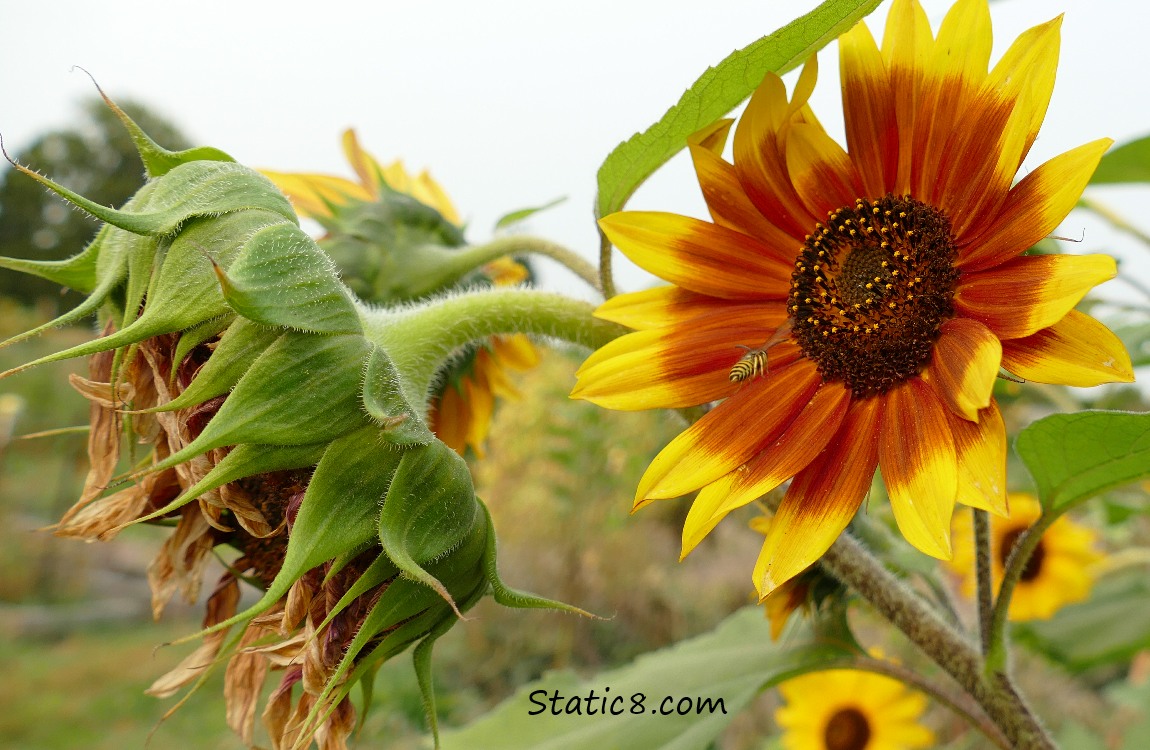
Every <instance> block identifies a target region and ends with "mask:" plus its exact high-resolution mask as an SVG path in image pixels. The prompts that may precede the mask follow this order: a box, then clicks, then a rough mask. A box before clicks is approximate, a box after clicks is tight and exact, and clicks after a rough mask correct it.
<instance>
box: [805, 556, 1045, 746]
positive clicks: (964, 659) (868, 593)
mask: <svg viewBox="0 0 1150 750" xmlns="http://www.w3.org/2000/svg"><path fill="white" fill-rule="evenodd" d="M821 563H822V565H823V567H824V568H825V569H826V570H827V571H828V572H830V573H831V575H833V576H835V577H836V578H838V579H839V580H840V581H842V582H843V583H845V584H847V585H848V586H850V587H851V588H853V589H854V590H855V591H857V592H858V593H859V594H860V595H862V597H863V598H864V599H866V600H867V601H868V602H870V603H871V605H872V606H873V607H874V608H875V609H876V610H877V611H878V612H879V614H881V615H882V616H883V617H885V618H886V619H887V620H888V621H889V622H890V623H891V624H892V625H894V626H895V627H897V628H898V629H899V630H901V631H902V632H903V633H904V634H905V635H906V636H907V638H909V639H910V640H911V641H912V642H913V643H914V644H915V645H917V646H918V647H919V648H920V649H922V650H923V652H924V653H926V655H927V656H929V657H930V658H931V659H932V660H933V661H934V662H935V663H936V664H938V665H939V666H940V667H942V668H943V669H944V670H946V672H947V673H948V674H950V675H951V677H953V678H954V679H955V680H956V681H957V682H958V684H959V685H961V686H962V687H963V689H965V690H966V691H967V692H968V693H969V694H970V696H971V697H972V698H974V700H975V701H976V702H977V703H978V704H979V705H980V706H982V708H983V710H984V711H986V713H987V715H988V716H990V718H991V719H992V720H993V721H994V723H995V724H996V725H997V726H998V727H999V728H1000V729H1001V730H1002V732H1003V733H1004V734H1005V735H1006V737H1007V739H1009V740H1010V742H1011V746H1012V747H1015V748H1020V749H1023V748H1025V750H1031V749H1033V750H1053V748H1054V747H1055V745H1054V743H1053V741H1052V740H1051V739H1050V737H1049V736H1048V735H1047V734H1046V731H1045V730H1044V729H1043V727H1042V725H1041V724H1040V723H1039V722H1038V720H1037V719H1036V718H1035V716H1034V714H1033V713H1032V712H1031V711H1030V709H1029V708H1028V707H1027V706H1026V704H1025V703H1024V702H1023V701H1022V699H1021V698H1020V697H1019V696H1018V694H1017V693H1016V692H1015V691H1014V689H1013V687H1012V686H1011V685H1010V683H1009V681H1008V680H1007V679H1006V676H1005V675H1004V674H995V675H991V676H989V677H988V676H987V675H985V674H984V673H983V663H982V659H981V657H980V656H979V653H978V650H977V648H976V647H975V646H974V644H972V643H971V642H970V641H969V640H968V639H967V638H966V637H965V636H963V635H962V634H960V633H959V632H958V631H956V630H955V629H954V628H952V627H951V626H950V625H948V624H947V623H946V622H945V621H944V620H943V619H942V618H941V617H939V616H938V614H937V613H936V612H935V611H934V610H933V609H931V608H930V607H928V606H926V605H925V604H924V603H923V602H922V600H920V599H919V598H918V597H916V596H915V595H914V594H913V593H912V592H911V591H910V589H908V588H907V587H906V586H904V585H903V584H902V583H901V582H900V581H899V580H898V579H897V578H895V576H894V575H893V574H892V573H891V572H890V571H888V570H887V569H886V568H885V567H883V565H882V564H881V563H880V562H879V561H878V560H876V559H875V558H874V557H873V556H872V555H871V554H870V553H868V552H867V551H866V550H865V549H863V547H862V546H861V545H860V544H859V543H858V542H857V541H855V539H854V538H853V537H851V536H850V535H849V534H842V535H841V536H840V537H839V539H838V541H836V542H835V543H834V544H833V545H831V548H830V549H829V550H828V551H827V553H826V554H825V555H824V556H823V558H822V560H821Z"/></svg>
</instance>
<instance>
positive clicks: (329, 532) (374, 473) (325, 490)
mask: <svg viewBox="0 0 1150 750" xmlns="http://www.w3.org/2000/svg"><path fill="white" fill-rule="evenodd" d="M378 432H379V430H378V429H377V428H376V427H374V426H370V427H366V428H363V429H360V430H357V431H356V432H353V433H351V434H349V435H345V436H344V437H342V438H340V439H339V440H336V441H334V442H332V443H331V445H329V446H328V448H327V450H326V451H324V454H323V458H321V459H320V461H319V464H318V465H317V466H316V469H315V474H313V475H312V478H311V482H310V483H309V484H308V488H307V492H306V493H305V494H304V498H303V502H302V503H301V504H300V508H299V513H298V514H297V515H296V519H295V523H294V524H292V527H291V533H290V534H289V536H288V544H287V550H286V552H285V553H284V561H283V566H282V567H281V568H280V571H279V573H278V574H277V575H276V577H275V579H274V580H272V582H271V585H269V586H268V589H267V591H266V592H265V593H264V595H263V597H262V598H261V599H260V600H259V601H258V602H256V603H255V604H254V605H252V606H251V607H249V608H248V609H246V610H244V611H243V612H240V613H239V614H237V615H235V616H234V617H231V618H229V619H227V620H224V621H223V622H220V623H218V624H216V625H213V626H211V627H209V628H205V629H204V630H202V631H200V632H199V633H193V634H192V635H189V636H185V637H184V638H181V639H179V640H178V641H175V642H176V643H183V642H186V641H190V640H192V639H194V638H197V637H199V636H202V635H207V634H208V633H212V632H215V631H217V630H223V629H225V628H229V627H231V626H232V625H236V624H238V623H241V622H247V621H248V620H251V619H252V618H253V617H255V616H257V615H259V614H261V613H263V612H266V611H267V610H268V609H269V608H270V607H271V606H272V605H274V604H275V603H276V602H278V601H279V600H280V599H281V598H283V596H284V595H285V594H287V592H288V590H289V589H290V588H291V586H292V584H293V583H295V582H296V581H298V580H299V579H300V577H302V576H303V574H304V573H307V572H308V571H309V570H311V569H312V568H314V567H316V566H317V565H320V564H321V563H323V562H326V561H328V560H331V559H334V558H336V557H339V556H340V555H341V554H343V553H344V552H346V551H347V550H350V549H354V548H356V547H360V546H362V545H363V544H365V543H366V542H368V541H370V540H371V538H372V536H373V535H374V534H375V529H376V524H377V521H376V519H377V516H378V514H379V503H380V500H381V498H383V496H384V493H385V492H386V491H387V485H388V483H389V482H390V481H391V478H392V476H393V475H394V474H395V470H396V467H397V466H398V465H399V460H400V454H399V453H397V452H394V451H391V450H387V449H385V448H384V449H381V448H380V445H379V442H378Z"/></svg>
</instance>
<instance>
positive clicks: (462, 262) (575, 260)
mask: <svg viewBox="0 0 1150 750" xmlns="http://www.w3.org/2000/svg"><path fill="white" fill-rule="evenodd" d="M507 255H542V256H543V257H545V258H550V259H551V260H553V261H555V262H556V263H559V264H560V265H562V266H564V267H565V268H567V270H569V271H571V273H573V274H575V275H576V276H578V277H579V278H581V279H583V281H585V282H587V283H588V284H589V285H590V286H591V288H592V289H594V290H596V291H602V290H601V289H600V286H599V273H598V271H596V270H595V267H594V266H593V265H591V264H590V263H588V262H587V261H585V260H584V259H583V258H582V257H581V256H580V255H579V254H578V253H576V252H574V251H573V250H569V249H567V248H565V247H563V246H562V245H558V244H556V243H554V242H552V241H550V240H545V239H543V238H542V237H533V236H531V235H527V234H512V235H508V236H506V237H499V238H497V239H494V240H492V241H491V242H487V243H484V244H482V245H472V246H471V247H466V248H463V249H462V250H459V251H458V252H455V253H453V254H452V255H451V256H448V257H449V258H450V259H451V260H450V261H449V262H450V263H451V264H452V265H453V266H457V267H458V270H459V276H462V275H463V274H465V273H467V272H468V271H470V270H472V269H474V268H478V267H479V266H481V265H483V264H485V263H490V262H491V261H493V260H496V259H498V258H502V257H504V256H507Z"/></svg>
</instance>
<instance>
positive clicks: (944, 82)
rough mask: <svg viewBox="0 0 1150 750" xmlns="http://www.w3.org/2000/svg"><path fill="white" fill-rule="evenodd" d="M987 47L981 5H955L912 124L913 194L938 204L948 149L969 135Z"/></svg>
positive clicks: (985, 10)
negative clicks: (973, 100)
mask: <svg viewBox="0 0 1150 750" xmlns="http://www.w3.org/2000/svg"><path fill="white" fill-rule="evenodd" d="M991 46H992V38H991V27H990V8H989V7H988V6H987V3H986V0H959V2H956V3H955V4H954V5H953V6H952V7H951V9H950V10H949V11H948V12H947V14H946V17H945V18H944V19H943V21H942V25H941V26H940V27H939V30H938V39H937V40H936V41H935V44H934V47H933V49H932V51H931V56H930V60H929V62H928V65H927V66H926V69H925V72H924V77H923V89H922V100H921V103H920V106H919V110H918V114H917V118H916V120H915V125H916V128H915V134H914V150H915V153H916V154H918V155H919V157H918V158H917V159H916V161H915V164H914V177H913V185H914V191H913V194H914V195H916V196H918V197H919V198H920V199H921V200H925V201H927V202H929V203H934V204H935V205H938V204H939V199H940V197H941V188H942V187H943V185H945V180H944V179H940V175H944V174H946V173H945V172H943V171H942V169H943V162H944V160H945V158H946V156H947V154H948V148H947V144H948V143H950V142H951V141H952V139H954V140H956V141H957V139H958V138H959V137H961V136H960V134H961V133H964V132H965V131H966V130H969V123H970V122H971V118H970V117H969V106H970V101H971V100H972V98H973V97H974V96H975V94H976V93H977V92H978V90H979V89H980V88H981V87H982V85H983V82H984V81H985V80H986V70H987V66H988V64H989V63H990V52H991Z"/></svg>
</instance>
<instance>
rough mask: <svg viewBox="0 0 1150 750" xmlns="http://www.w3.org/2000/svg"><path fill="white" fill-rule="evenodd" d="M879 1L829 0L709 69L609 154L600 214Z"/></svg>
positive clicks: (599, 201)
mask: <svg viewBox="0 0 1150 750" xmlns="http://www.w3.org/2000/svg"><path fill="white" fill-rule="evenodd" d="M878 4H879V0H826V2H824V3H823V4H822V5H820V6H819V7H817V8H815V9H814V10H813V11H811V12H810V13H808V14H806V15H805V16H802V17H800V18H797V19H795V20H794V21H792V22H791V23H789V24H787V25H786V26H784V27H783V28H781V29H779V30H778V31H776V32H774V33H773V34H769V35H767V36H765V37H763V38H762V39H760V40H758V41H757V42H753V43H751V44H749V45H747V46H746V47H744V48H743V49H741V50H737V51H735V52H732V53H731V54H730V55H728V56H727V57H726V58H725V59H724V60H723V61H722V62H720V63H719V64H718V65H716V66H715V67H713V68H708V69H707V70H706V72H704V73H703V75H702V76H700V77H699V79H698V80H697V81H695V83H694V84H693V85H692V86H691V88H689V89H687V91H686V92H684V94H683V96H682V97H681V98H680V99H679V102H678V103H677V104H676V105H675V106H673V107H671V109H669V110H667V113H666V114H665V115H663V117H661V118H660V119H659V121H658V122H656V123H655V124H654V125H652V126H651V127H649V128H648V129H647V130H645V131H643V132H642V133H636V134H635V135H633V136H631V138H629V139H628V140H626V141H624V142H623V143H621V144H619V145H618V146H616V147H615V149H614V150H613V151H612V152H611V153H610V154H608V155H607V158H606V159H605V160H604V161H603V164H602V166H600V167H599V174H598V186H599V197H598V199H597V201H596V204H595V209H596V215H597V216H606V215H607V214H610V213H613V212H615V211H618V210H620V209H621V208H623V206H624V204H626V203H627V200H628V199H629V198H630V197H631V195H632V193H634V192H635V190H636V188H638V187H639V186H640V185H641V184H643V182H644V181H645V180H646V179H647V178H648V177H650V176H651V175H652V174H654V172H655V170H657V169H658V168H659V167H661V166H663V165H664V164H666V163H667V160H669V159H670V158H671V157H672V156H674V155H675V154H677V153H678V152H679V151H681V150H682V149H684V148H686V146H687V136H689V135H691V134H692V133H694V132H695V131H697V130H698V129H700V128H702V127H703V126H704V125H710V124H711V123H712V122H714V121H715V120H718V119H719V118H720V117H722V116H723V115H725V114H727V113H728V112H730V111H731V110H732V109H734V108H735V107H736V106H738V104H739V102H741V101H743V100H744V99H746V98H747V97H748V96H749V95H750V93H751V92H752V91H754V89H755V87H757V86H758V85H759V84H760V83H761V82H762V80H763V76H765V75H766V74H767V73H772V72H773V73H778V74H780V75H781V74H782V73H786V72H787V71H788V70H791V69H793V68H795V67H797V66H798V65H800V64H801V63H803V62H804V61H805V60H806V59H807V58H809V57H810V56H811V55H812V54H814V53H815V52H816V51H818V50H820V49H822V48H823V47H824V46H825V45H826V44H828V43H829V42H830V41H831V40H833V39H835V38H836V37H837V36H839V35H840V34H843V33H845V32H846V31H847V30H849V29H850V28H851V27H852V26H854V25H855V24H856V23H858V22H859V21H860V20H861V19H862V18H864V17H865V16H866V15H867V14H868V13H870V12H871V11H872V10H874V9H875V8H876V7H878Z"/></svg>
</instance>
